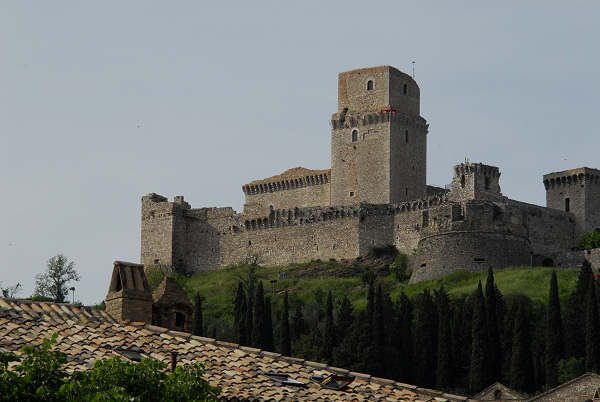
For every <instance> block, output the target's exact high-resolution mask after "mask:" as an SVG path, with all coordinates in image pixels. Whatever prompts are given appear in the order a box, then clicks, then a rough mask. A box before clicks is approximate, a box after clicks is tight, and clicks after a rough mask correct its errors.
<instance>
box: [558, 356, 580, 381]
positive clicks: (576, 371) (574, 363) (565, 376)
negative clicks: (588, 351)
mask: <svg viewBox="0 0 600 402" xmlns="http://www.w3.org/2000/svg"><path fill="white" fill-rule="evenodd" d="M583 373H585V359H584V358H580V359H576V358H574V357H571V358H570V359H562V360H560V361H559V362H558V383H559V384H562V383H564V382H567V381H569V380H572V379H573V378H576V377H579V376H580V375H582V374H583Z"/></svg>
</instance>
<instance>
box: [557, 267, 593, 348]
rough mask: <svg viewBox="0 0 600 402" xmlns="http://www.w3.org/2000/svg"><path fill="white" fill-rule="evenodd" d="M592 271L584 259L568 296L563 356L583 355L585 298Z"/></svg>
mask: <svg viewBox="0 0 600 402" xmlns="http://www.w3.org/2000/svg"><path fill="white" fill-rule="evenodd" d="M592 279H593V273H592V268H591V266H590V264H589V263H588V262H587V261H585V262H584V264H583V266H582V267H581V270H580V271H579V277H578V278H577V285H576V286H575V289H574V290H573V292H572V293H571V295H570V296H569V299H568V300H567V304H566V309H565V310H566V311H565V313H566V314H565V324H564V330H565V334H564V336H565V352H566V356H565V357H577V358H579V357H584V356H585V325H586V310H585V305H586V300H587V296H588V286H589V284H590V283H592Z"/></svg>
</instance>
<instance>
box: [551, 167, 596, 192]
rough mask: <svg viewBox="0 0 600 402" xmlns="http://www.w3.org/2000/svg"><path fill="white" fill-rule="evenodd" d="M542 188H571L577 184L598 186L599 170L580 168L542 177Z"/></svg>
mask: <svg viewBox="0 0 600 402" xmlns="http://www.w3.org/2000/svg"><path fill="white" fill-rule="evenodd" d="M543 181H544V187H545V188H546V190H548V189H549V188H554V187H560V186H571V185H578V184H586V183H589V184H598V183H600V170H597V169H590V168H587V167H582V168H579V169H571V170H565V171H563V172H555V173H549V174H546V175H544V179H543Z"/></svg>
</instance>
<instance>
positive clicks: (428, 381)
mask: <svg viewBox="0 0 600 402" xmlns="http://www.w3.org/2000/svg"><path fill="white" fill-rule="evenodd" d="M417 306H418V309H417V317H416V320H415V334H414V337H415V356H418V358H417V359H415V361H414V363H415V367H414V370H415V380H416V383H417V385H420V386H422V387H427V388H433V387H435V372H436V365H437V345H438V339H437V310H436V307H435V303H434V302H433V298H432V297H431V294H430V293H429V290H427V289H425V290H424V291H423V293H422V294H420V295H419V297H418V304H417Z"/></svg>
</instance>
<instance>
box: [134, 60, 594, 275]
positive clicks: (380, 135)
mask: <svg viewBox="0 0 600 402" xmlns="http://www.w3.org/2000/svg"><path fill="white" fill-rule="evenodd" d="M428 128H429V126H428V124H427V121H426V120H425V119H424V118H423V117H422V116H421V115H420V90H419V86H418V85H417V83H416V82H415V80H414V79H413V78H412V77H411V76H409V75H407V74H405V73H402V72H401V71H399V70H397V69H395V68H393V67H390V66H381V67H372V68H363V69H358V70H352V71H347V72H343V73H340V74H339V77H338V110H337V112H336V113H334V114H333V115H332V118H331V169H328V170H309V169H305V168H301V167H297V168H293V169H290V170H287V171H285V172H283V173H282V174H279V175H276V176H273V177H269V178H267V179H263V180H256V181H252V182H250V183H248V184H245V185H243V186H242V190H243V192H244V195H245V204H244V209H243V211H242V212H241V213H237V212H236V211H234V210H233V209H232V208H191V206H190V205H189V204H188V203H187V202H185V201H184V198H183V197H182V196H176V197H175V198H174V200H173V201H172V202H169V201H168V200H167V198H165V197H163V196H160V195H157V194H154V193H151V194H148V195H146V196H144V197H142V217H141V263H142V264H144V265H151V264H160V265H164V266H169V267H172V268H174V269H176V270H178V271H180V272H195V271H203V270H213V269H218V268H220V267H224V266H227V265H231V264H235V263H239V262H243V261H245V260H247V259H248V258H258V260H259V261H260V262H261V263H263V264H274V265H284V264H290V263H297V262H305V261H310V260H313V259H323V260H327V259H331V258H335V259H350V258H356V257H359V256H363V255H366V254H367V253H368V252H369V251H370V250H371V249H373V248H374V247H383V246H386V245H390V244H393V245H395V246H396V247H397V248H398V250H400V251H401V252H403V253H406V254H407V255H409V256H411V264H412V269H413V275H412V278H411V281H412V282H417V281H422V280H428V279H434V278H438V277H441V276H443V275H446V274H448V273H450V272H454V271H456V270H460V269H467V270H485V269H488V267H492V268H502V267H507V266H514V265H533V264H535V265H545V266H569V265H576V264H577V263H579V262H581V260H582V259H583V257H584V256H583V253H580V252H576V251H575V247H576V245H577V240H578V238H579V236H580V235H582V234H583V233H586V232H589V231H591V230H594V229H598V230H600V170H596V169H590V168H586V167H583V168H579V169H573V170H568V171H563V172H555V173H550V174H547V175H545V176H544V177H543V184H544V186H545V188H546V205H547V206H546V207H541V206H537V205H531V204H527V203H523V202H519V201H515V200H512V199H509V198H507V197H505V196H503V195H502V193H501V191H500V170H499V169H498V168H497V167H495V166H489V165H485V164H481V163H469V162H466V163H461V164H458V165H456V166H454V169H453V179H452V182H451V184H450V186H449V188H439V187H434V186H428V185H427V184H426V169H427V135H428V131H429V130H428Z"/></svg>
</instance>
